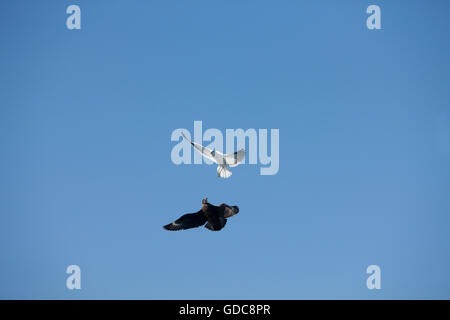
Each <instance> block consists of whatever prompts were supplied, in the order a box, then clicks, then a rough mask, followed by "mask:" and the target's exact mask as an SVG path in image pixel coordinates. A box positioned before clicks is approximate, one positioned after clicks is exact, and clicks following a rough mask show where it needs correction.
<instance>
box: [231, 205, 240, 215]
mask: <svg viewBox="0 0 450 320" xmlns="http://www.w3.org/2000/svg"><path fill="white" fill-rule="evenodd" d="M231 210H233V213H234V214H238V213H239V207H238V206H233V207H232V209H231Z"/></svg>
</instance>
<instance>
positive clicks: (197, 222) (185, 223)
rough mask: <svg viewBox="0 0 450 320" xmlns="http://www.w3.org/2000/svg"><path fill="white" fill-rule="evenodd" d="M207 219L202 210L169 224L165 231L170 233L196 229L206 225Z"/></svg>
mask: <svg viewBox="0 0 450 320" xmlns="http://www.w3.org/2000/svg"><path fill="white" fill-rule="evenodd" d="M206 221H207V219H206V217H205V215H204V214H203V211H202V210H200V211H198V212H196V213H188V214H185V215H184V216H181V218H179V219H177V220H176V221H175V222H172V223H169V224H168V225H165V226H164V229H166V230H170V231H177V230H185V229H190V228H196V227H200V226H202V225H204V224H205V223H206Z"/></svg>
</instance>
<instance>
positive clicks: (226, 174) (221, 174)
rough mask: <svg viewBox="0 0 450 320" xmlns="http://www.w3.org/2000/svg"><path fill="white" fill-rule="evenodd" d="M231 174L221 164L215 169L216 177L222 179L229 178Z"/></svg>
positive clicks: (226, 167) (226, 166)
mask: <svg viewBox="0 0 450 320" xmlns="http://www.w3.org/2000/svg"><path fill="white" fill-rule="evenodd" d="M231 175H232V173H231V171H230V168H229V167H228V165H227V164H221V165H219V166H218V167H217V176H218V177H222V178H229V177H231Z"/></svg>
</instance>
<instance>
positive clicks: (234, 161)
mask: <svg viewBox="0 0 450 320" xmlns="http://www.w3.org/2000/svg"><path fill="white" fill-rule="evenodd" d="M223 159H224V160H225V162H226V164H228V165H229V166H230V167H236V166H237V165H238V164H240V163H242V161H244V159H245V150H244V149H241V150H239V151H236V152H233V153H228V154H224V155H223Z"/></svg>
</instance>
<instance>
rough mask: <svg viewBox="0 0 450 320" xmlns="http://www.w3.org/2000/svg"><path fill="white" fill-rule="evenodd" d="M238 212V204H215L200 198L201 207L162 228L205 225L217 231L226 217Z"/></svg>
mask: <svg viewBox="0 0 450 320" xmlns="http://www.w3.org/2000/svg"><path fill="white" fill-rule="evenodd" d="M238 212H239V207H238V206H229V205H227V204H225V203H222V204H221V205H220V206H215V205H213V204H210V203H208V198H205V199H203V200H202V208H201V209H200V210H199V211H197V212H195V213H187V214H185V215H183V216H181V218H179V219H177V220H175V222H172V223H169V224H167V225H165V226H164V229H166V230H170V231H178V230H185V229H191V228H197V227H200V226H202V225H205V223H206V225H205V228H207V229H209V230H211V231H219V230H221V229H222V228H223V227H225V225H226V224H227V218H230V217H232V216H234V215H235V214H237V213H238Z"/></svg>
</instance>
